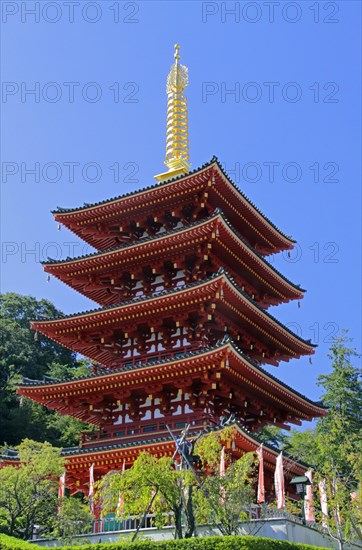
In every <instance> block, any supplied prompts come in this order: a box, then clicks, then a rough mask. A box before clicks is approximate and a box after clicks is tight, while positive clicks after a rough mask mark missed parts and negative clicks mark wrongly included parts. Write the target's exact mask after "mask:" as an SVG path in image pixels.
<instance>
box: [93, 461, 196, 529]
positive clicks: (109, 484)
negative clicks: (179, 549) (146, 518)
mask: <svg viewBox="0 0 362 550" xmlns="http://www.w3.org/2000/svg"><path fill="white" fill-rule="evenodd" d="M193 483H194V476H193V474H192V472H191V471H189V470H188V471H184V470H182V471H181V470H179V471H177V470H176V469H175V468H174V462H173V460H172V458H168V457H162V458H156V457H155V456H152V455H150V454H149V453H147V452H142V453H141V454H140V455H139V457H138V458H137V460H136V461H135V462H134V464H133V466H132V467H131V468H130V469H128V470H126V471H124V472H110V473H109V474H107V475H106V476H104V477H103V478H102V479H101V480H100V482H99V483H98V485H97V494H98V498H100V499H101V502H102V514H103V515H106V514H107V513H112V512H114V511H115V510H117V514H118V516H120V517H123V518H127V517H129V516H137V517H140V518H141V517H142V515H143V514H144V513H145V511H147V509H148V507H149V505H150V503H151V501H152V504H151V506H150V510H152V513H153V514H155V525H156V526H158V527H161V526H163V525H164V524H165V523H166V522H167V519H168V518H167V516H166V515H165V514H167V513H169V512H173V514H174V524H175V538H182V537H183V533H182V525H181V512H182V492H183V491H184V490H185V489H186V488H187V487H188V486H190V485H191V484H193ZM120 495H121V499H122V506H121V507H119V506H118V503H119V498H120Z"/></svg>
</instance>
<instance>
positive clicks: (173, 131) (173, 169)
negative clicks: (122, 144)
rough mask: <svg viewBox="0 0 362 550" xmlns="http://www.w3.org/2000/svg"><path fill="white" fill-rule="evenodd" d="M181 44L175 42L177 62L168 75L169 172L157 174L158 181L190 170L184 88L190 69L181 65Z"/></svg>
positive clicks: (167, 154) (167, 133)
mask: <svg viewBox="0 0 362 550" xmlns="http://www.w3.org/2000/svg"><path fill="white" fill-rule="evenodd" d="M179 51H180V46H179V44H175V53H174V58H175V63H174V64H173V65H172V67H171V69H170V72H169V74H168V77H167V84H166V93H167V131H166V159H165V164H166V166H167V167H168V169H169V170H168V172H165V173H163V174H159V175H157V176H155V178H156V179H157V180H158V181H162V180H165V179H168V178H170V177H172V176H177V175H180V174H186V173H187V172H189V170H190V166H191V165H190V163H189V158H190V157H189V129H188V110H187V99H186V96H185V94H184V89H185V88H186V86H187V85H188V82H189V79H188V70H187V67H185V66H184V65H180V63H179V60H180V53H179Z"/></svg>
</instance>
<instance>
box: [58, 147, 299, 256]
mask: <svg viewBox="0 0 362 550" xmlns="http://www.w3.org/2000/svg"><path fill="white" fill-rule="evenodd" d="M212 176H214V184H216V186H220V187H222V188H223V190H224V191H226V192H227V191H228V192H229V193H227V194H228V199H231V201H230V200H228V199H227V198H225V197H224V196H223V193H221V192H219V191H218V192H217V199H218V200H217V202H219V201H220V202H225V207H227V208H228V210H229V212H228V218H229V219H231V218H232V217H233V218H234V220H235V221H236V223H235V221H233V220H231V221H232V223H233V225H234V226H237V225H240V220H241V219H245V220H246V219H247V220H248V221H247V222H246V223H244V227H247V229H248V230H250V231H251V232H252V233H253V234H254V236H255V238H256V236H258V237H257V238H256V239H260V242H262V243H263V248H264V250H263V253H264V254H271V253H273V252H278V251H280V250H289V249H292V248H293V243H295V241H294V240H293V239H292V238H291V237H289V236H287V235H285V234H284V233H283V232H282V231H281V230H280V229H279V228H278V227H277V226H276V225H275V224H274V223H272V222H271V221H270V220H269V219H268V218H267V217H266V216H265V215H264V214H263V213H262V212H261V211H260V210H259V209H258V208H257V207H256V206H255V204H253V203H252V202H251V201H250V199H248V198H247V197H246V195H245V194H244V193H243V192H242V191H241V190H240V189H239V188H238V187H237V185H236V184H235V183H234V182H233V181H232V180H231V179H230V177H229V176H228V175H227V173H226V172H225V170H224V169H223V167H222V166H221V164H220V162H219V160H218V159H217V157H215V156H214V157H212V159H211V160H210V161H209V162H207V163H205V164H203V165H202V166H201V167H199V168H197V169H195V170H193V171H191V172H189V173H188V174H186V175H180V176H177V177H171V178H170V179H168V180H165V181H163V182H161V183H156V184H154V185H151V186H148V187H144V188H142V189H139V190H137V191H132V192H129V193H126V194H124V195H119V196H117V197H113V198H111V199H107V200H103V201H99V202H96V203H93V204H88V203H85V204H84V205H83V206H81V207H77V208H62V207H58V208H57V209H56V210H53V211H52V214H54V216H55V219H56V220H57V221H58V222H60V223H62V224H64V225H65V226H66V227H68V228H69V229H71V231H73V232H74V233H76V234H77V235H78V236H79V237H80V238H82V239H83V240H85V241H86V242H88V243H89V244H91V245H92V246H95V248H98V249H99V250H104V248H106V247H105V246H104V245H102V244H101V243H97V242H96V240H94V239H93V237H92V236H88V237H87V236H86V235H85V234H83V233H82V229H83V228H85V227H87V225H88V226H89V225H91V224H92V223H93V224H94V223H96V224H97V223H100V222H105V221H106V220H107V219H109V220H112V219H116V218H119V217H120V216H123V217H126V216H128V214H129V213H130V212H131V211H133V210H136V209H140V208H141V207H142V206H144V205H145V204H147V206H148V207H149V208H154V206H155V205H156V204H157V203H160V201H161V200H165V199H167V198H171V197H173V198H174V197H176V196H177V193H178V192H179V193H182V194H187V192H189V194H192V193H194V187H195V183H197V184H198V185H199V184H203V186H202V187H200V189H202V188H203V187H204V186H205V184H207V183H208V181H209V178H210V177H212ZM210 184H211V182H210ZM209 189H212V186H211V187H210V188H209ZM229 195H230V196H229ZM232 201H234V203H235V204H233V202H232ZM218 205H219V204H215V206H218ZM237 220H238V221H237ZM238 222H239V223H238ZM110 238H111V236H110ZM106 240H107V239H106ZM106 240H105V242H106Z"/></svg>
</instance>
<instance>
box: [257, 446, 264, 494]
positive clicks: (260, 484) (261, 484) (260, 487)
mask: <svg viewBox="0 0 362 550" xmlns="http://www.w3.org/2000/svg"><path fill="white" fill-rule="evenodd" d="M256 454H257V457H258V459H259V475H258V495H257V500H256V502H257V504H262V503H264V502H265V487H264V453H263V444H261V445H260V447H259V448H258V449H257V450H256Z"/></svg>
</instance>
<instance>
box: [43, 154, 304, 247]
mask: <svg viewBox="0 0 362 550" xmlns="http://www.w3.org/2000/svg"><path fill="white" fill-rule="evenodd" d="M212 164H217V166H218V167H219V169H220V171H221V172H222V173H223V175H224V176H225V177H226V178H227V180H228V181H229V183H230V184H231V185H232V186H233V187H234V189H235V190H236V191H237V192H238V193H240V195H241V196H242V197H243V199H245V200H246V201H247V202H248V203H249V204H250V206H252V207H253V208H254V209H255V210H256V212H258V214H260V215H261V216H262V217H263V218H264V220H265V221H266V222H267V223H268V224H270V225H271V226H272V227H273V228H274V229H275V230H276V231H278V233H280V234H281V235H282V236H283V237H284V238H286V239H288V240H290V241H291V242H295V241H293V239H292V238H291V237H290V236H288V235H286V234H285V233H283V232H282V231H281V230H280V229H279V228H278V227H277V226H276V225H275V224H274V223H273V222H272V221H270V220H269V218H267V217H266V216H265V215H264V214H263V212H261V210H259V208H257V206H255V204H254V203H253V202H252V201H251V200H250V199H248V197H247V196H246V195H245V194H244V193H243V192H242V191H241V190H240V189H239V187H238V186H237V185H236V184H235V183H234V182H233V181H232V180H231V179H230V177H229V176H228V174H227V173H226V172H225V170H224V169H223V167H222V166H221V164H220V162H219V160H218V158H217V157H216V156H213V157H212V159H211V160H210V161H209V162H205V163H204V164H203V165H202V166H200V167H199V168H196V169H195V170H192V171H191V172H189V173H188V174H186V175H185V174H181V175H180V176H176V177H173V178H170V179H168V180H165V181H163V182H161V183H156V184H154V185H150V186H148V187H143V188H142V189H138V190H136V191H130V192H129V193H125V194H124V195H119V196H117V197H113V198H111V199H106V200H103V201H99V202H95V203H91V204H90V203H84V205H83V206H80V207H77V208H62V207H60V206H58V207H57V209H56V210H52V214H68V213H71V212H80V211H82V210H87V208H92V207H95V206H102V205H105V204H108V203H110V202H114V201H117V200H121V199H124V198H126V197H131V196H134V195H137V194H138V193H144V192H145V191H151V190H153V189H157V188H159V187H162V186H164V185H167V184H169V183H171V182H176V181H180V180H182V179H185V178H188V177H190V176H192V175H193V174H197V172H200V171H201V170H204V169H205V168H208V167H210V166H211V165H212Z"/></svg>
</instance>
